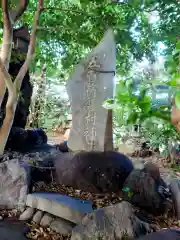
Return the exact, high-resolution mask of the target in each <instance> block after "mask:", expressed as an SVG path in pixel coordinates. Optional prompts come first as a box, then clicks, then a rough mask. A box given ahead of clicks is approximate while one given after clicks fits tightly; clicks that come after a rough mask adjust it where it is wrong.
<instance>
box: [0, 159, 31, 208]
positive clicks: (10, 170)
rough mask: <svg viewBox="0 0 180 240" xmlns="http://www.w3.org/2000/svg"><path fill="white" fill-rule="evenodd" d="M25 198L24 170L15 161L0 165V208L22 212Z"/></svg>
mask: <svg viewBox="0 0 180 240" xmlns="http://www.w3.org/2000/svg"><path fill="white" fill-rule="evenodd" d="M26 196H27V176H26V170H25V169H24V167H22V166H21V165H20V163H19V161H18V160H17V159H13V160H10V161H6V162H3V163H0V206H1V207H2V208H8V209H14V208H18V209H19V210H21V211H22V210H24V206H25V202H26Z"/></svg>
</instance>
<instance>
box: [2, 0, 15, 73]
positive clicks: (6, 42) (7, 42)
mask: <svg viewBox="0 0 180 240" xmlns="http://www.w3.org/2000/svg"><path fill="white" fill-rule="evenodd" d="M2 10H3V25H4V27H3V40H2V46H1V59H2V62H3V63H4V64H5V66H6V68H7V69H8V68H9V61H10V57H11V48H12V37H13V26H12V23H11V20H10V16H9V10H8V0H2Z"/></svg>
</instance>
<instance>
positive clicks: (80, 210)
mask: <svg viewBox="0 0 180 240" xmlns="http://www.w3.org/2000/svg"><path fill="white" fill-rule="evenodd" d="M26 205H27V206H29V207H32V208H37V209H39V210H41V211H45V212H48V213H50V214H52V215H54V216H57V217H61V218H64V219H66V220H68V221H71V222H74V223H76V224H78V223H80V222H81V220H82V218H83V217H84V216H85V215H86V213H89V212H91V211H92V202H91V201H88V200H86V201H82V200H80V199H75V198H72V197H69V196H65V195H61V194H57V193H33V194H28V196H27V201H26Z"/></svg>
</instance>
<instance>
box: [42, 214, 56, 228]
mask: <svg viewBox="0 0 180 240" xmlns="http://www.w3.org/2000/svg"><path fill="white" fill-rule="evenodd" d="M52 221H53V216H52V215H51V214H48V213H45V214H44V216H43V217H42V219H41V222H40V225H41V226H42V227H49V226H50V224H51V222H52Z"/></svg>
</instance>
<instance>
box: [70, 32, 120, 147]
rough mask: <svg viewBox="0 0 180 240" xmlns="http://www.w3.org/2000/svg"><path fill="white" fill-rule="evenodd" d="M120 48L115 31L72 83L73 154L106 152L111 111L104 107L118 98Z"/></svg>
mask: <svg viewBox="0 0 180 240" xmlns="http://www.w3.org/2000/svg"><path fill="white" fill-rule="evenodd" d="M115 67H116V45H115V41H114V36H113V32H112V30H108V31H107V32H106V34H105V36H104V38H103V39H102V41H101V42H100V43H99V44H98V45H97V46H96V48H94V50H93V51H92V52H91V53H90V54H89V55H88V56H87V57H86V59H85V60H83V61H82V62H81V63H79V64H78V65H77V66H76V68H75V70H74V73H73V74H72V76H71V77H70V78H69V80H68V84H67V92H68V95H69V99H70V103H71V106H72V128H71V131H70V135H69V139H68V147H69V148H70V149H71V150H72V151H79V150H87V151H91V150H97V151H104V145H105V135H106V126H107V118H108V110H107V109H105V108H104V107H103V106H102V104H103V102H104V101H105V100H106V99H108V98H112V97H113V94H114V82H113V80H114V73H115Z"/></svg>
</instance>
